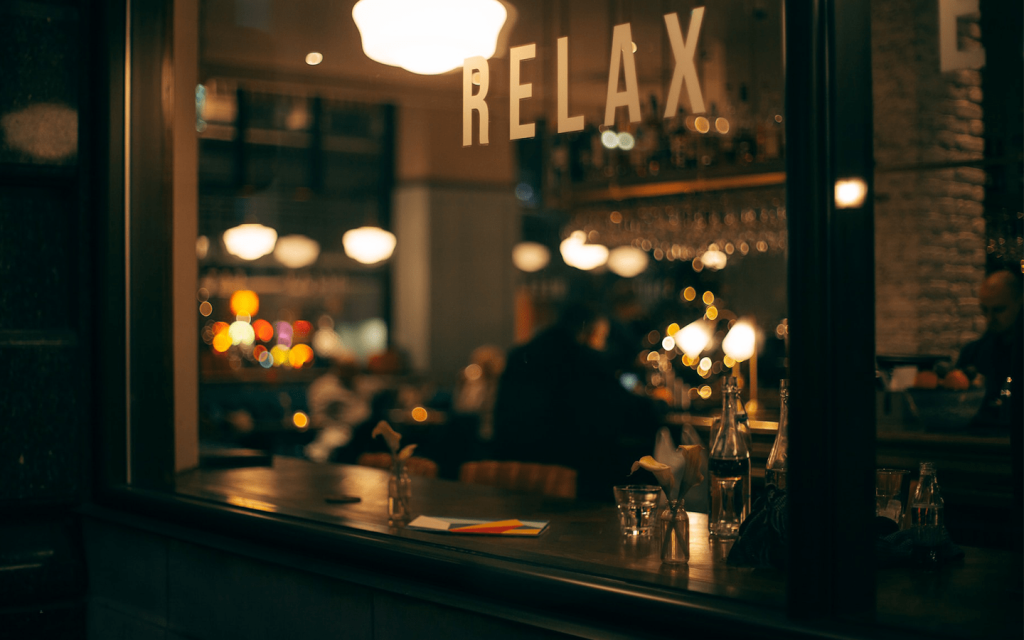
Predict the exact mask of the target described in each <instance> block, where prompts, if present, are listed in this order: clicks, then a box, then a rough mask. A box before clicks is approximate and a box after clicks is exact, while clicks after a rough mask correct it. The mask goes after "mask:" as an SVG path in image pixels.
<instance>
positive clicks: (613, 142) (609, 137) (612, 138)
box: [601, 129, 619, 149]
mask: <svg viewBox="0 0 1024 640" xmlns="http://www.w3.org/2000/svg"><path fill="white" fill-rule="evenodd" d="M601 144H602V145H603V146H604V148H605V149H614V148H615V147H617V146H619V134H617V133H615V132H614V131H612V130H611V129H608V130H606V131H605V132H604V133H602V134H601Z"/></svg>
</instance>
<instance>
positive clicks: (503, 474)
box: [459, 460, 576, 498]
mask: <svg viewBox="0 0 1024 640" xmlns="http://www.w3.org/2000/svg"><path fill="white" fill-rule="evenodd" d="M459 482H465V483H468V484H483V485H488V486H492V487H501V488H503V489H511V490H513V491H522V492H524V493H532V494H539V495H545V496H552V497H557V498H575V497H576V470H575V469H570V468H568V467H563V466H560V465H556V464H538V463H536V462H517V461H497V460H478V461H474V462H466V463H464V464H463V465H462V467H460V468H459Z"/></svg>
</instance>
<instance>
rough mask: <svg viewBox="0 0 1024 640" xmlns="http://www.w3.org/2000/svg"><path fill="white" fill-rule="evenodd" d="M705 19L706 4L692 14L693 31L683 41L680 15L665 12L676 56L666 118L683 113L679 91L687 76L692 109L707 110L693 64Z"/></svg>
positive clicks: (666, 105)
mask: <svg viewBox="0 0 1024 640" xmlns="http://www.w3.org/2000/svg"><path fill="white" fill-rule="evenodd" d="M703 19H704V7H697V8H696V9H694V10H693V12H692V13H691V14H690V30H689V32H688V33H687V34H686V42H683V32H682V30H681V29H680V28H679V14H678V13H666V14H665V28H666V29H667V30H668V41H669V43H670V44H671V45H672V53H673V54H674V55H675V59H676V70H675V71H674V72H673V73H672V84H670V85H669V89H668V100H666V101H665V117H666V118H671V117H672V116H674V115H676V113H678V112H679V92H680V90H681V89H682V84H683V78H684V77H685V78H686V94H687V95H688V96H689V97H690V110H691V111H693V113H704V96H702V95H701V93H700V85H699V84H698V83H697V69H696V67H694V66H693V56H694V54H695V53H697V38H698V37H699V36H700V23H701V21H702V20H703Z"/></svg>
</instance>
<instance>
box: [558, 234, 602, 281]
mask: <svg viewBox="0 0 1024 640" xmlns="http://www.w3.org/2000/svg"><path fill="white" fill-rule="evenodd" d="M558 249H559V251H560V252H561V254H562V260H563V261H564V262H565V264H567V265H569V266H570V267H576V268H577V269H580V270H582V271H590V270H591V269H596V268H597V267H600V266H601V265H603V264H604V263H606V262H608V247H606V246H604V245H601V244H587V234H586V233H584V232H583V231H573V232H572V233H571V234H570V235H569V237H568V238H566V239H565V240H562V243H561V244H560V245H559V246H558Z"/></svg>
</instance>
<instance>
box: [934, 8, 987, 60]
mask: <svg viewBox="0 0 1024 640" xmlns="http://www.w3.org/2000/svg"><path fill="white" fill-rule="evenodd" d="M979 11H980V8H979V3H978V0H939V68H940V69H941V70H942V71H955V70H957V69H981V68H982V67H984V66H985V49H983V48H982V47H980V46H979V47H978V48H977V49H961V48H960V43H959V40H960V39H959V38H958V37H957V28H956V23H957V20H958V19H959V18H961V17H964V16H969V15H975V14H978V13H979Z"/></svg>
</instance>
